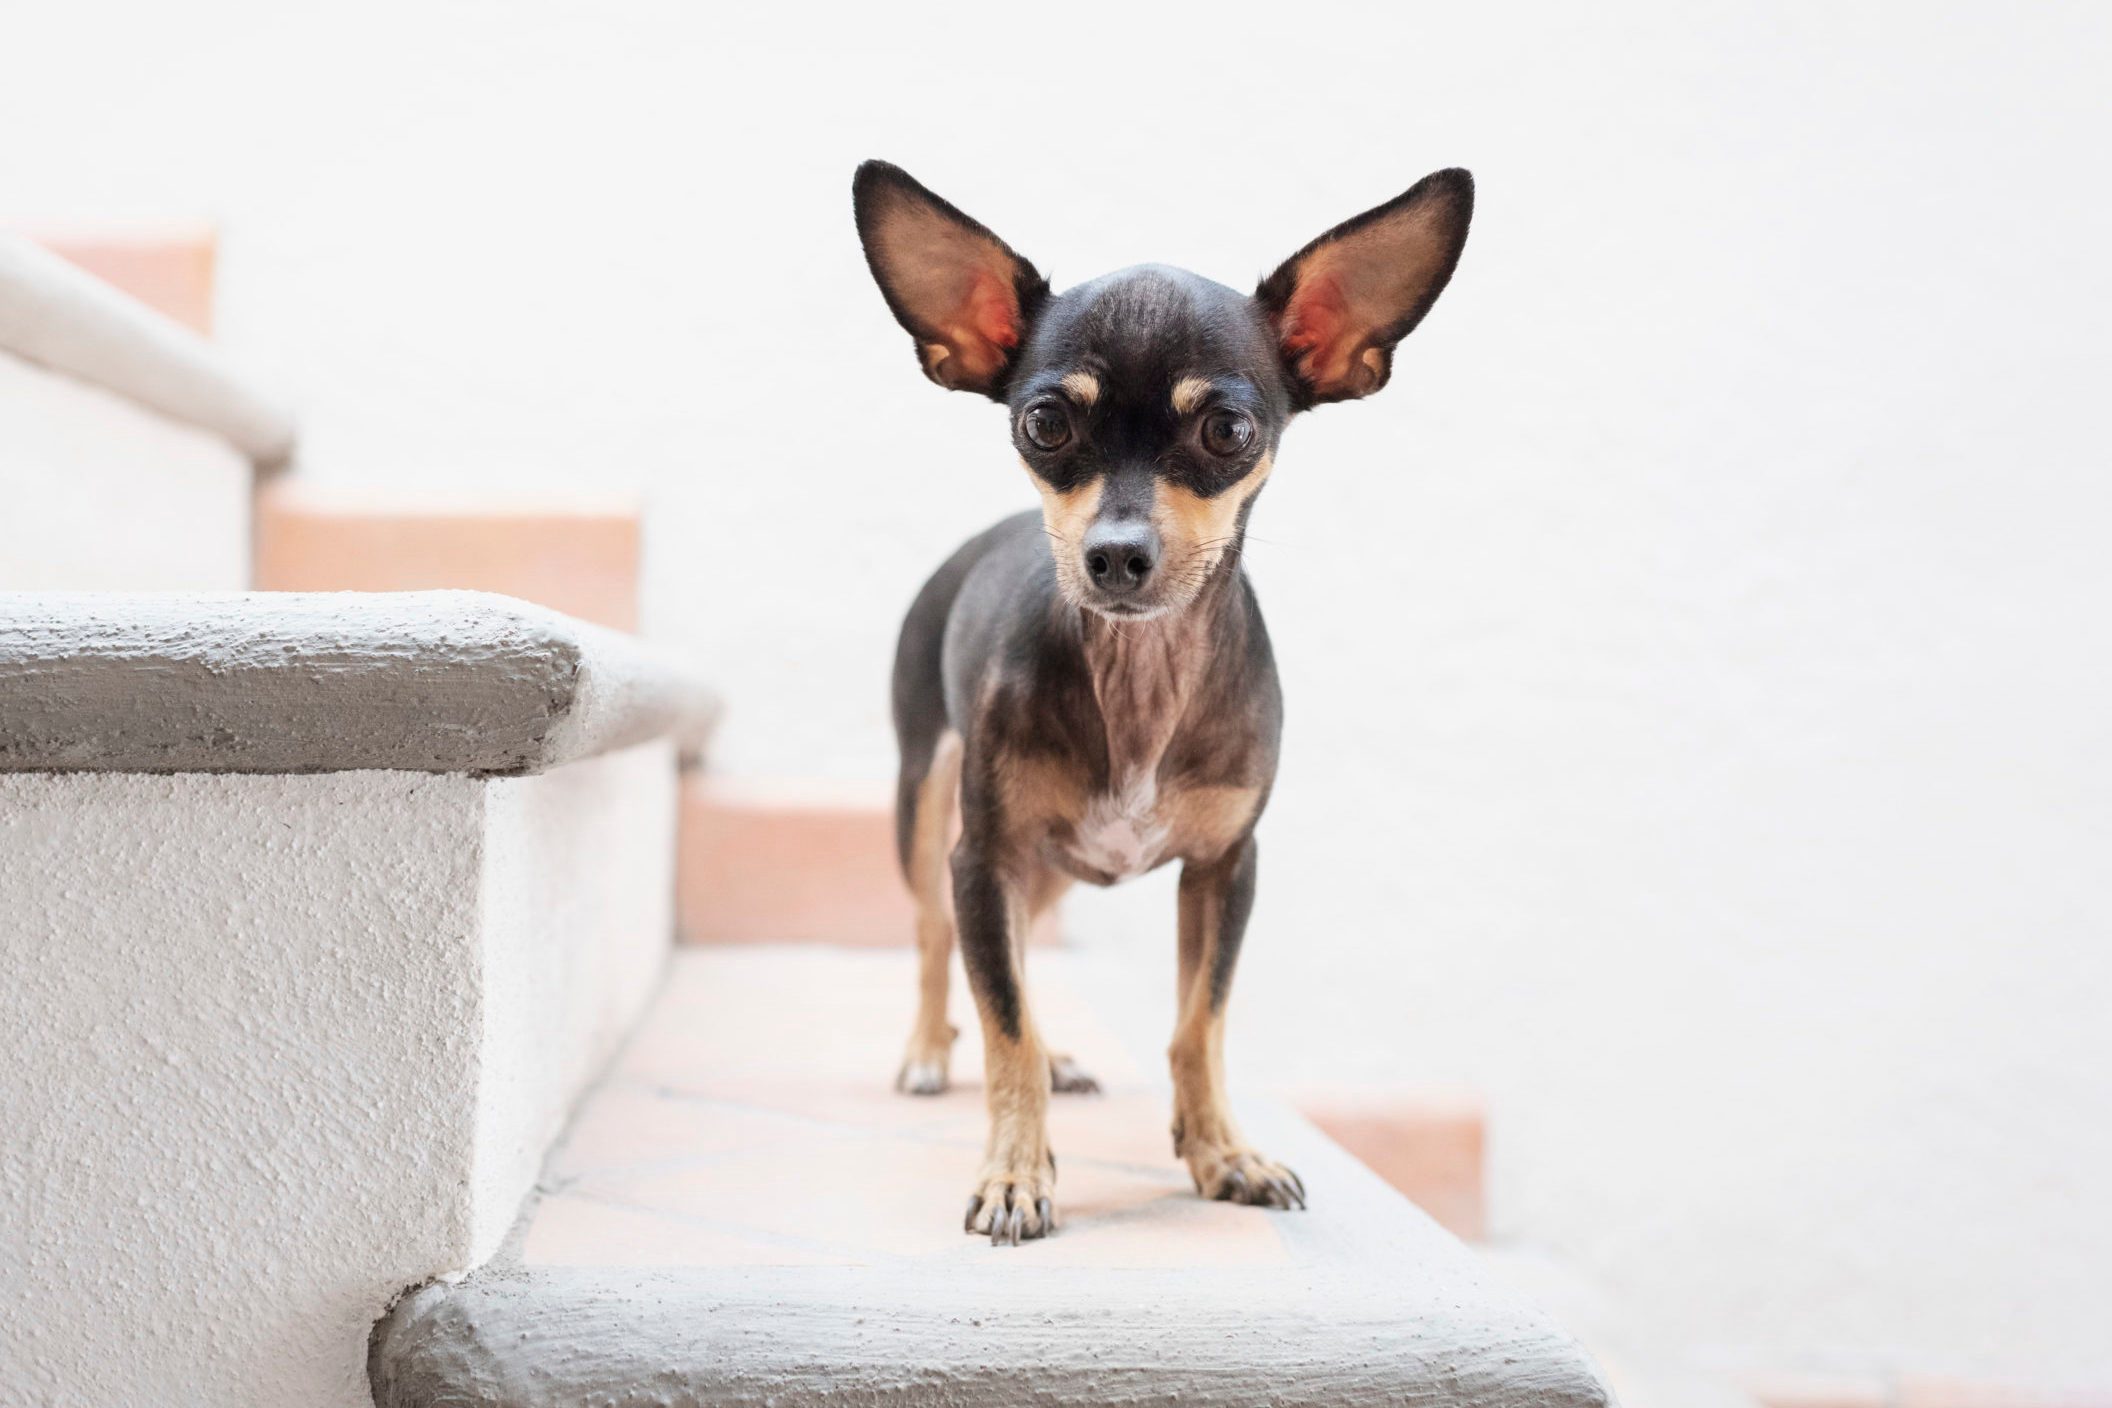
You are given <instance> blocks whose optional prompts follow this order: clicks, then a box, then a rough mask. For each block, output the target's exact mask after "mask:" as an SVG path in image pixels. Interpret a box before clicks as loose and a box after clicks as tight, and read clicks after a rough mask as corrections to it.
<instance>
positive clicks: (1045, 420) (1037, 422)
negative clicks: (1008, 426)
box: [1019, 401, 1071, 450]
mask: <svg viewBox="0 0 2112 1408" xmlns="http://www.w3.org/2000/svg"><path fill="white" fill-rule="evenodd" d="M1019 425H1020V430H1021V431H1022V432H1023V433H1024V434H1025V435H1026V437H1027V440H1028V442H1029V443H1030V444H1032V445H1033V446H1034V447H1035V448H1036V449H1038V450H1060V449H1062V448H1063V447H1064V446H1066V445H1068V444H1070V443H1071V418H1070V417H1069V416H1067V415H1065V414H1064V412H1063V407H1061V406H1059V405H1056V404H1055V403H1054V402H1051V401H1042V402H1039V403H1037V404H1035V405H1032V406H1029V407H1027V413H1026V414H1025V415H1024V416H1021V417H1020V422H1019Z"/></svg>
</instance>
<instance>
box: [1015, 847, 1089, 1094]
mask: <svg viewBox="0 0 2112 1408" xmlns="http://www.w3.org/2000/svg"><path fill="white" fill-rule="evenodd" d="M1070 888H1071V877H1070V876H1068V875H1066V874H1064V873H1063V872H1062V871H1060V870H1057V869H1056V868H1055V867H1053V866H1047V865H1044V866H1038V867H1036V868H1035V870H1034V871H1033V872H1032V873H1031V874H1030V875H1029V876H1028V878H1027V926H1026V934H1025V936H1024V937H1022V938H1015V942H1022V943H1023V942H1025V941H1026V940H1029V939H1033V938H1038V937H1040V936H1041V935H1042V934H1043V933H1045V932H1046V931H1047V930H1048V929H1049V928H1050V927H1052V926H1053V925H1054V923H1055V919H1056V905H1057V902H1058V901H1060V900H1061V899H1062V898H1063V894H1064V891H1066V890H1068V889H1070ZM1015 958H1016V961H1017V962H1018V963H1019V966H1020V967H1021V968H1025V967H1026V955H1025V954H1024V953H1019V954H1016V955H1015ZM1049 1088H1050V1089H1051V1090H1054V1091H1055V1092H1056V1093H1057V1094H1058V1095H1098V1094H1099V1093H1100V1082H1099V1081H1097V1080H1095V1079H1093V1077H1092V1076H1091V1075H1090V1074H1088V1073H1087V1072H1086V1070H1085V1068H1084V1067H1082V1066H1080V1065H1079V1064H1078V1063H1077V1062H1076V1061H1075V1060H1073V1059H1071V1057H1070V1056H1069V1055H1068V1054H1067V1053H1064V1052H1061V1051H1052V1052H1050V1053H1049Z"/></svg>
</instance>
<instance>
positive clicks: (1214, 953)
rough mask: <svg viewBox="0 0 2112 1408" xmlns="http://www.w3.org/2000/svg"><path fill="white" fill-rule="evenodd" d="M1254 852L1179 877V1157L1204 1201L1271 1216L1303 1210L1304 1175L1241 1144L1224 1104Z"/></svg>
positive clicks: (1175, 1054) (1194, 866) (1175, 1053)
mask: <svg viewBox="0 0 2112 1408" xmlns="http://www.w3.org/2000/svg"><path fill="white" fill-rule="evenodd" d="M1254 873H1255V846H1254V838H1253V837H1251V836H1249V837H1248V838H1246V839H1245V840H1244V841H1242V842H1241V843H1240V844H1239V845H1237V846H1234V847H1233V848H1232V849H1231V850H1230V851H1228V852H1227V853H1226V854H1225V855H1223V856H1221V857H1219V858H1218V859H1216V860H1213V861H1210V862H1207V863H1201V864H1199V863H1197V862H1194V861H1190V862H1187V863H1186V864H1184V865H1183V866H1182V867H1181V993H1180V997H1181V1015H1180V1020H1179V1023H1178V1024H1177V1025H1176V1026H1175V1028H1174V1033H1173V1045H1172V1046H1171V1047H1170V1048H1169V1049H1168V1051H1167V1053H1166V1054H1167V1057H1168V1059H1169V1060H1170V1061H1171V1063H1172V1066H1173V1152H1174V1153H1175V1154H1176V1155H1178V1156H1179V1157H1181V1158H1183V1159H1185V1160H1187V1163H1188V1172H1189V1174H1190V1175H1191V1176H1192V1177H1193V1178H1194V1179H1195V1191H1196V1192H1198V1193H1200V1194H1202V1195H1203V1196H1204V1197H1206V1198H1217V1199H1226V1200H1230V1201H1232V1202H1238V1203H1256V1204H1260V1205H1262V1206H1265V1207H1277V1208H1291V1207H1301V1208H1302V1207H1304V1206H1305V1184H1304V1183H1303V1182H1301V1181H1300V1180H1299V1178H1298V1175H1297V1174H1295V1173H1293V1172H1291V1171H1290V1170H1289V1169H1287V1168H1285V1167H1284V1166H1283V1165H1281V1164H1279V1163H1276V1162H1275V1161H1274V1160H1271V1159H1266V1158H1263V1157H1262V1156H1261V1155H1260V1154H1258V1153H1256V1152H1255V1151H1254V1150H1253V1149H1252V1148H1250V1147H1249V1146H1248V1144H1247V1141H1246V1140H1245V1139H1244V1138H1243V1137H1241V1135H1240V1132H1239V1126H1238V1125H1236V1124H1234V1123H1233V1121H1232V1109H1231V1105H1230V1103H1229V1102H1228V1101H1227V1100H1226V1098H1225V1000H1226V999H1227V998H1228V997H1230V996H1231V993H1232V972H1233V969H1234V968H1235V967H1236V966H1237V965H1238V962H1239V945H1240V941H1241V940H1242V939H1243V938H1245V936H1246V932H1247V915H1248V914H1249V912H1251V911H1252V910H1253V908H1254Z"/></svg>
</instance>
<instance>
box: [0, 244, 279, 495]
mask: <svg viewBox="0 0 2112 1408" xmlns="http://www.w3.org/2000/svg"><path fill="white" fill-rule="evenodd" d="M0 351H6V352H12V353H13V354H14V355H16V356H18V357H20V358H22V359H23V360H25V361H29V362H34V363H37V364H38V365H40V366H44V367H49V368H50V369H51V370H53V371H58V372H64V373H66V374H67V375H68V376H73V377H78V378H79V379H81V380H82V381H86V382H91V383H93V384H94V385H97V386H101V387H104V388H106V389H108V390H111V391H114V392H116V393H118V394H119V395H121V396H125V397H127V398H129V399H131V400H133V401H136V402H138V403H139V404H141V405H143V406H146V407H148V408H149V409H151V410H154V411H158V412H160V413H161V414H162V415H165V416H167V417H169V418H170V419H172V420H177V421H182V422H184V423H185V424H187V425H194V426H197V427H199V428H201V429H204V430H209V431H211V432H213V433H214V434H216V435H218V436H220V437H221V438H222V439H224V440H226V441H227V442H228V443H229V444H231V445H233V446H235V447H236V448H237V449H239V450H241V451H242V453H243V454H245V455H247V456H248V457H249V458H250V460H251V461H252V462H254V463H255V464H256V465H257V466H258V467H259V468H261V469H275V468H277V467H279V466H280V465H282V464H284V463H285V462H286V460H287V459H288V458H290V457H291V455H292V453H293V443H294V431H293V419H292V417H291V416H290V415H289V414H288V413H287V412H286V410H285V408H283V407H281V406H279V405H277V404H275V403H274V402H273V401H272V400H271V399H270V398H269V397H267V396H265V395H263V394H261V393H259V392H258V391H257V390H256V389H255V388H253V387H251V386H249V385H248V384H247V383H245V382H243V381H242V380H241V379H240V378H238V377H237V376H236V375H235V374H234V372H233V371H232V370H230V369H229V368H228V366H227V364H226V363H225V362H224V361H223V360H222V359H221V358H220V357H219V355H218V354H217V353H215V352H214V351H213V348H212V345H211V344H210V343H208V342H206V341H205V339H203V338H201V337H199V336H198V335H197V334H196V333H194V332H192V331H191V330H190V329H188V328H186V327H184V326H182V325H181V324H180V323H177V322H176V321H175V320H173V319H171V318H168V317H165V316H164V315H162V314H160V313H157V312H155V311H154V310H153V309H151V308H149V307H147V306H146V305H145V304H143V303H140V302H139V301H137V300H136V299H133V298H130V297H127V296H126V295H125V294H123V293H121V292H119V291H118V290H117V289H114V288H112V287H110V286H109V285H108V284H105V283H103V282H102V281H101V280H100V279H97V278H95V277H94V276H93V275H91V274H88V273H86V272H84V271H83V270H81V269H78V268H76V267H75V266H73V265H72V264H69V263H68V262H66V261H65V260H64V259H62V258H60V257H59V256H58V255H56V254H53V253H51V252H50V251H49V250H45V249H40V248H38V247H37V246H36V245H35V244H33V243H31V242H30V241H29V240H27V239H25V238H23V237H21V236H19V235H8V234H0Z"/></svg>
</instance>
